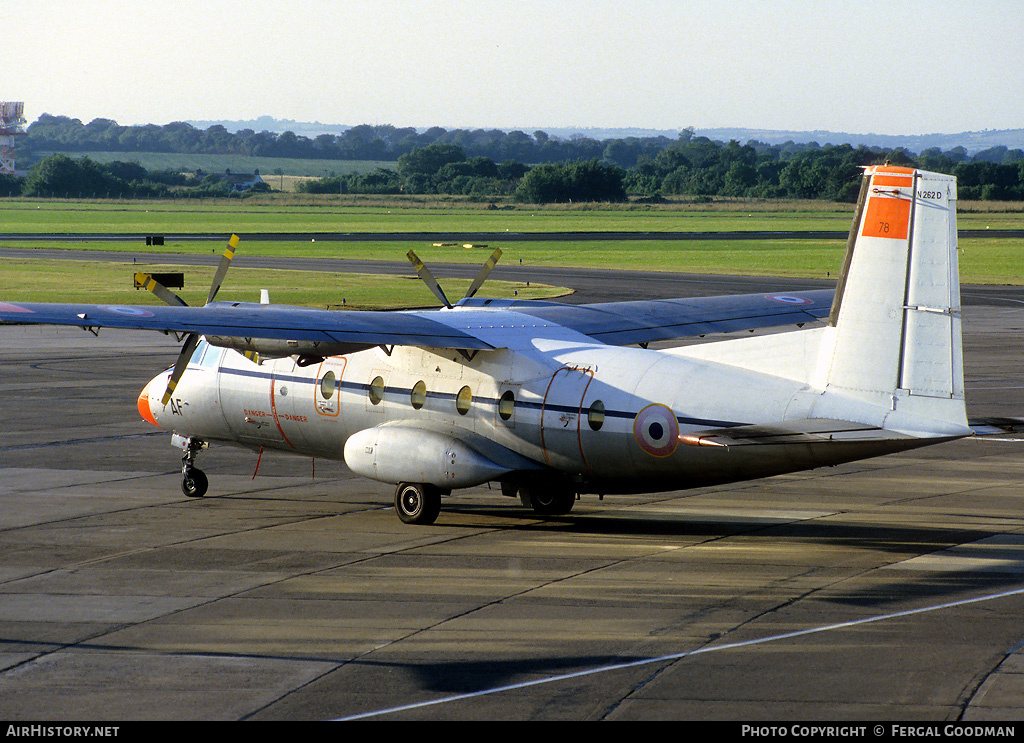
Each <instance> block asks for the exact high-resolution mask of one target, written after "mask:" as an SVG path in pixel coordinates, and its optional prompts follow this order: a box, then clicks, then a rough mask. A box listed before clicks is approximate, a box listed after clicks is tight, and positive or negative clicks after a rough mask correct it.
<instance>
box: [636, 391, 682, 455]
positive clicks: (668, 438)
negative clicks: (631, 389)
mask: <svg viewBox="0 0 1024 743" xmlns="http://www.w3.org/2000/svg"><path fill="white" fill-rule="evenodd" d="M633 437H634V438H635V439H636V443H638V444H640V448H641V449H643V450H644V451H645V452H647V453H648V454H650V455H651V456H652V457H667V456H668V455H669V454H671V453H672V452H674V451H675V450H676V445H677V444H678V443H679V423H678V421H676V416H675V413H673V412H672V411H671V410H670V409H669V408H667V407H665V406H664V405H658V404H654V405H648V406H647V407H646V408H644V409H643V410H641V411H640V412H639V413H637V414H636V419H635V420H634V421H633Z"/></svg>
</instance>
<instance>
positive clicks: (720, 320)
mask: <svg viewBox="0 0 1024 743" xmlns="http://www.w3.org/2000/svg"><path fill="white" fill-rule="evenodd" d="M832 295H833V291H832V290H831V289H815V290H812V291H798V292H787V293H774V294H771V293H768V294H740V295H731V296H719V297H694V298H690V299H652V300H641V301H636V302H608V303H603V304H582V305H567V304H555V303H550V302H528V301H526V302H514V303H512V304H513V305H514V308H515V310H516V312H519V313H522V314H525V315H530V316H531V317H536V318H538V319H542V320H546V321H548V322H551V323H554V324H556V325H561V326H563V327H567V328H571V329H573V330H575V331H577V332H579V333H582V334H584V335H587V336H590V337H591V338H593V339H595V340H598V341H601V342H602V343H607V344H609V345H613V346H625V345H628V344H631V343H641V344H645V343H650V342H651V341H664V340H675V339H679V338H687V337H692V336H696V335H705V334H708V333H726V332H734V331H737V330H755V329H758V328H768V327H779V326H783V325H801V324H803V323H807V322H813V321H815V320H821V319H824V318H825V317H827V316H828V314H829V311H830V309H831V306H832ZM464 304H466V303H464V302H460V305H464ZM473 304H478V305H480V306H484V305H486V306H491V307H493V306H495V304H496V302H495V301H494V300H481V301H479V302H474V303H473Z"/></svg>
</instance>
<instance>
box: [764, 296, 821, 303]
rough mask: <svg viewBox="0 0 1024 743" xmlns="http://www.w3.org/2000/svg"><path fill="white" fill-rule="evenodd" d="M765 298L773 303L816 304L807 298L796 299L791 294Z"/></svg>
mask: <svg viewBox="0 0 1024 743" xmlns="http://www.w3.org/2000/svg"><path fill="white" fill-rule="evenodd" d="M765 297H766V298H767V299H770V300H772V301H773V302H782V303H783V304H814V302H812V301H811V300H810V299H807V298H806V297H794V296H793V295H791V294H766V295H765Z"/></svg>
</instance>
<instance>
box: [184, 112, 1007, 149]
mask: <svg viewBox="0 0 1024 743" xmlns="http://www.w3.org/2000/svg"><path fill="white" fill-rule="evenodd" d="M188 123H189V124H192V126H194V127H196V128H198V129H208V128H209V127H211V126H213V125H215V124H219V125H220V126H223V127H224V128H225V129H227V130H228V131H229V132H237V131H241V130H242V129H252V130H253V131H255V132H262V131H268V132H276V133H278V134H280V133H282V132H286V131H290V132H294V133H295V134H298V135H301V136H305V137H316V136H317V135H319V134H341V133H342V132H345V131H347V130H348V129H351V128H352V127H351V126H348V125H345V124H322V123H320V122H319V121H313V122H308V121H295V120H293V119H275V118H273V117H272V116H260V117H259V118H257V119H248V120H235V121H230V120H221V121H189V122H188ZM499 130H500V131H504V132H510V131H515V129H514V128H499ZM538 130H539V131H543V132H545V133H547V134H548V135H549V136H551V137H555V138H557V139H566V140H568V139H572V138H573V137H588V138H590V139H596V140H598V141H601V140H606V139H626V138H629V137H636V138H638V139H643V138H648V137H668V138H669V139H675V138H677V137H678V136H679V133H680V132H681V131H682V129H681V128H680V129H644V128H641V127H627V128H620V129H610V128H600V127H522V128H520V129H519V131H523V132H526V133H527V134H533V132H535V131H538ZM419 131H426V129H424V128H420V129H419ZM694 134H695V135H696V136H698V137H707V138H708V139H711V140H715V141H719V142H728V141H730V140H733V139H735V140H737V141H738V142H740V143H743V144H746V143H747V142H749V141H750V140H757V141H758V142H764V143H765V144H785V143H786V142H795V143H798V144H800V143H806V142H817V143H818V144H820V145H826V144H832V145H839V144H851V145H853V146H854V147H857V146H859V145H865V146H867V147H883V148H885V149H895V148H897V147H903V148H904V149H907V150H909V151H911V152H914V153H920V152H921V151H922V150H926V149H928V148H930V147H938V148H939V149H941V150H943V151H948V150H951V149H953V148H954V147H963V148H964V149H965V150H967V154H968V155H975V154H977V153H978V152H981V151H982V150H987V149H989V148H990V147H998V146H1003V147H1006V148H1008V149H1011V150H1014V149H1024V129H986V130H984V131H980V132H960V133H958V134H906V135H894V134H852V133H849V132H830V131H824V130H817V131H789V130H778V129H726V128H721V129H694Z"/></svg>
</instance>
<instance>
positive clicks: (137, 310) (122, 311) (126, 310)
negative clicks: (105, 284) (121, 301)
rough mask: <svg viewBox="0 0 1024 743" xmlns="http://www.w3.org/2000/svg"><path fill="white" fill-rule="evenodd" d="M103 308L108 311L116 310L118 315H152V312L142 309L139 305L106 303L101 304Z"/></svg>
mask: <svg viewBox="0 0 1024 743" xmlns="http://www.w3.org/2000/svg"><path fill="white" fill-rule="evenodd" d="M103 309H105V310H107V311H108V312H116V313H117V314H119V315H128V316H129V317H153V313H152V312H150V311H149V310H144V309H142V308H141V307H120V306H118V305H113V304H107V305H103Z"/></svg>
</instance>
